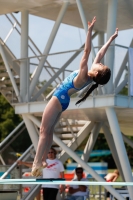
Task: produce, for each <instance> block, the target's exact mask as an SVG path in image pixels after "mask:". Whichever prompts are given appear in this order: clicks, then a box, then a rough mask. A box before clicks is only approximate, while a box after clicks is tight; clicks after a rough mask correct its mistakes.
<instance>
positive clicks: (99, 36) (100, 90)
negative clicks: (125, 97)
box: [98, 32, 105, 95]
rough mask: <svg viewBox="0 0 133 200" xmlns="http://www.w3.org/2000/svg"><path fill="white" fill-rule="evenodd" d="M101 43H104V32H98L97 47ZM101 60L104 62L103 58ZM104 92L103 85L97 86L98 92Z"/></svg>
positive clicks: (100, 93)
mask: <svg viewBox="0 0 133 200" xmlns="http://www.w3.org/2000/svg"><path fill="white" fill-rule="evenodd" d="M102 45H104V32H98V46H100V47H99V49H100V48H101V46H102ZM101 62H102V63H103V64H104V58H103V59H102V60H101ZM104 93H105V88H104V86H103V87H101V86H98V94H99V95H102V94H104Z"/></svg>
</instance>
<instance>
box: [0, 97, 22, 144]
mask: <svg viewBox="0 0 133 200" xmlns="http://www.w3.org/2000/svg"><path fill="white" fill-rule="evenodd" d="M21 121H22V119H21V117H20V116H19V115H15V113H14V109H13V108H12V107H11V105H10V104H9V103H8V102H7V101H6V99H5V98H4V97H3V96H2V95H1V94H0V141H2V140H3V139H4V138H5V137H6V136H7V135H8V134H9V133H10V132H11V131H12V130H13V129H14V128H15V127H16V126H17V125H18V124H19V123H20V122H21Z"/></svg>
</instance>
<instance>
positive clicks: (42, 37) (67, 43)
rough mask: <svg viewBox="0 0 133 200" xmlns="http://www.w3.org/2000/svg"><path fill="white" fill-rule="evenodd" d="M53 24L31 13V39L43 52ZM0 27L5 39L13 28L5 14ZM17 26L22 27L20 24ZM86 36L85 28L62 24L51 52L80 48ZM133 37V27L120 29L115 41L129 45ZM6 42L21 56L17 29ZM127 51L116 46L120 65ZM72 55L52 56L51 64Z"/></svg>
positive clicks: (75, 62) (16, 15) (62, 61)
mask: <svg viewBox="0 0 133 200" xmlns="http://www.w3.org/2000/svg"><path fill="white" fill-rule="evenodd" d="M14 15H15V17H16V18H17V19H18V21H19V22H20V21H21V15H20V13H18V14H14ZM53 26H54V21H51V20H48V19H44V18H41V17H36V16H33V15H29V36H30V37H31V39H32V40H33V41H34V43H35V44H36V45H37V47H38V48H39V49H40V51H41V52H42V53H43V51H44V49H45V46H46V44H47V40H48V38H49V35H50V33H51V31H52V28H53ZM0 27H1V30H0V37H1V38H2V39H3V40H4V39H5V38H6V36H7V34H8V32H9V31H10V29H11V28H12V26H11V24H10V23H9V21H8V20H7V18H6V17H5V16H4V15H3V16H0ZM17 28H18V29H20V28H19V27H18V26H17ZM85 38H86V34H85V31H84V30H83V29H81V28H77V27H72V26H69V25H65V24H61V25H60V27H59V30H58V33H57V35H56V37H55V40H54V43H53V45H52V48H51V50H50V53H54V52H63V51H69V50H74V49H78V48H79V47H80V46H81V45H82V44H83V43H84V42H85ZM105 38H106V35H105ZM132 38H133V29H129V30H125V31H119V35H118V37H117V38H116V40H115V43H116V44H120V45H123V46H126V47H128V46H129V44H130V42H131V40H132ZM6 44H7V45H8V46H9V48H10V49H11V50H12V51H13V53H14V54H15V56H16V57H17V58H20V36H19V35H18V33H16V31H15V30H14V31H13V32H12V34H11V35H10V37H9V38H8V40H7V41H6ZM93 45H94V46H97V38H96V39H95V40H94V42H93ZM126 51H127V50H126V49H124V48H118V47H117V48H116V55H117V56H116V59H115V62H116V65H120V61H122V59H121V58H122V57H123V56H124V54H125V52H126ZM29 54H30V56H32V54H31V53H29ZM37 54H38V53H37ZM71 55H72V53H66V54H60V55H56V56H52V57H51V58H52V60H51V65H52V66H54V67H61V66H62V65H63V63H64V62H65V61H67V59H69V57H70V56H71ZM81 56H82V54H80V55H79V56H78V58H77V59H76V60H75V61H74V62H73V63H72V65H70V66H69V67H68V69H71V70H75V69H77V68H78V67H79V62H80V59H81ZM32 62H33V60H32ZM89 62H90V64H89V65H91V62H92V58H91V56H90V60H89ZM77 65H78V66H77ZM31 68H32V70H34V68H35V67H34V66H32V67H31ZM118 69H119V67H118ZM118 69H117V71H118ZM116 73H117V72H116ZM43 77H44V76H43ZM42 79H43V78H42Z"/></svg>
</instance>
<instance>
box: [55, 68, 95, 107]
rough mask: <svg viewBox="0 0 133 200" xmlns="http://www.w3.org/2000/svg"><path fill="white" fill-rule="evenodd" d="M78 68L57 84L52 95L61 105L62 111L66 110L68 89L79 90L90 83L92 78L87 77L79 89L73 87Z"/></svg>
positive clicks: (68, 98)
mask: <svg viewBox="0 0 133 200" xmlns="http://www.w3.org/2000/svg"><path fill="white" fill-rule="evenodd" d="M78 73H79V70H76V71H74V72H72V73H71V74H70V75H69V76H68V77H67V78H65V80H64V81H63V82H62V83H61V84H60V85H59V87H58V88H57V89H56V90H55V92H54V94H53V96H56V97H57V98H58V100H59V102H60V104H61V106H62V111H64V110H66V109H67V107H68V105H69V102H70V96H69V95H68V90H70V89H72V88H74V89H75V90H77V91H79V90H81V89H83V88H84V87H85V86H87V85H88V84H90V83H91V82H92V80H91V79H90V78H88V82H87V83H86V84H85V85H84V86H83V87H82V88H80V89H77V88H75V87H74V84H73V79H74V78H75V77H76V76H77V75H78Z"/></svg>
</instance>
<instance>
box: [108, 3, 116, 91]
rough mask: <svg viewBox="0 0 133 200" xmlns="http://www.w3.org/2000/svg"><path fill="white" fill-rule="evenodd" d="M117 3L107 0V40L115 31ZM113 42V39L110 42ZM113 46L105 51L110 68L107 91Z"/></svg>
mask: <svg viewBox="0 0 133 200" xmlns="http://www.w3.org/2000/svg"><path fill="white" fill-rule="evenodd" d="M117 4H118V0H108V16H107V40H108V39H109V38H110V36H111V35H112V34H113V33H114V32H115V29H116V20H117V18H116V17H117ZM114 43H115V42H114V41H113V42H112V44H114ZM114 49H115V47H114V46H110V47H109V49H108V51H107V54H106V55H107V56H106V65H107V66H108V67H109V68H110V69H111V72H112V76H111V79H110V81H109V83H108V84H107V85H106V88H107V92H108V93H112V86H113V66H114Z"/></svg>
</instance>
